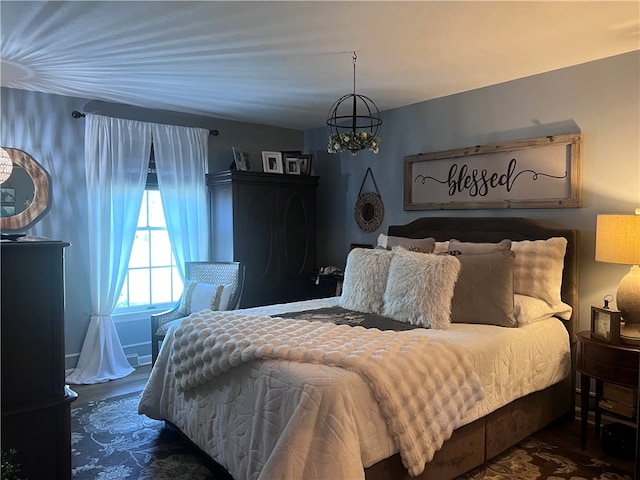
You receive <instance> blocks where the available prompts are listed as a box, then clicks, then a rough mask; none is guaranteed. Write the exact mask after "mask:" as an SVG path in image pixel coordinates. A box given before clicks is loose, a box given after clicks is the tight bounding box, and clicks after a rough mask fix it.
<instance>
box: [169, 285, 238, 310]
mask: <svg viewBox="0 0 640 480" xmlns="http://www.w3.org/2000/svg"><path fill="white" fill-rule="evenodd" d="M231 289H232V285H210V284H208V283H198V282H189V283H188V284H187V286H186V287H185V289H184V292H182V299H181V300H180V308H181V310H182V312H183V313H184V314H185V315H188V314H190V313H193V312H199V311H200V310H206V309H209V310H228V308H229V299H230V298H231Z"/></svg>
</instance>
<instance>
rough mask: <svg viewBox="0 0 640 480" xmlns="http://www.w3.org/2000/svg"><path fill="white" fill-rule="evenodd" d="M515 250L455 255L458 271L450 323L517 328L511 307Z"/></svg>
mask: <svg viewBox="0 0 640 480" xmlns="http://www.w3.org/2000/svg"><path fill="white" fill-rule="evenodd" d="M515 257H516V255H515V253H514V252H512V251H510V250H504V251H499V252H493V253H485V254H482V255H467V254H462V255H457V256H456V257H455V258H457V259H458V260H459V261H460V273H459V274H458V281H457V282H456V286H455V289H454V292H453V299H452V300H451V322H453V323H482V324H486V325H498V326H501V327H517V326H518V324H517V322H516V318H515V315H514V307H513V270H514V264H515Z"/></svg>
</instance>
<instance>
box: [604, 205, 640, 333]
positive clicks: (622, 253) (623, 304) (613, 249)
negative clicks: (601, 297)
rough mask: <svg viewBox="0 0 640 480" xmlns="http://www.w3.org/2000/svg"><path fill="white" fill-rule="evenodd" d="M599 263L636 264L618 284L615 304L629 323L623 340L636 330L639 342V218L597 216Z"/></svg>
mask: <svg viewBox="0 0 640 480" xmlns="http://www.w3.org/2000/svg"><path fill="white" fill-rule="evenodd" d="M596 260H598V261H600V262H609V263H622V264H626V265H633V266H632V267H631V270H630V271H629V273H628V274H627V275H625V276H624V277H623V278H622V281H621V282H620V285H618V291H617V292H616V305H617V307H618V310H620V311H621V312H622V318H623V320H624V321H625V324H626V325H625V329H624V330H625V331H624V332H622V333H623V338H624V336H625V333H626V334H627V335H630V336H631V333H630V332H632V331H633V332H634V333H633V335H632V336H633V338H634V341H638V342H640V330H638V328H636V327H635V326H638V325H640V267H638V264H640V215H598V219H597V222H596ZM632 324H633V325H634V327H633V328H631V325H632Z"/></svg>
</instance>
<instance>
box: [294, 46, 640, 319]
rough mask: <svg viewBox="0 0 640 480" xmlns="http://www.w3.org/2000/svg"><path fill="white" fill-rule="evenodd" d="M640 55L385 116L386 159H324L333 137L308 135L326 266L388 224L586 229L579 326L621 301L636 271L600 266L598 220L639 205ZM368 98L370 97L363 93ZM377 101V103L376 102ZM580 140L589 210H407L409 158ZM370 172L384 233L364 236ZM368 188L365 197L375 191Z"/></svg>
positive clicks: (382, 149) (365, 156)
mask: <svg viewBox="0 0 640 480" xmlns="http://www.w3.org/2000/svg"><path fill="white" fill-rule="evenodd" d="M639 77H640V53H639V52H637V51H636V52H633V53H629V54H624V55H620V56H616V57H611V58H608V59H604V60H600V61H595V62H590V63H587V64H583V65H579V66H576V67H571V68H565V69H561V70H557V71H554V72H550V73H545V74H540V75H536V76H532V77H528V78H523V79H519V80H515V81H511V82H507V83H503V84H499V85H494V86H490V87H487V88H482V89H479V90H474V91H469V92H465V93H461V94H457V95H452V96H449V97H444V98H439V99H435V100H431V101H426V102H422V103H418V104H415V105H411V106H407V107H403V108H398V109H394V110H389V111H385V112H383V113H382V117H383V122H384V123H383V125H382V130H381V134H380V136H381V138H382V142H381V146H380V153H379V154H377V155H374V154H372V153H370V152H361V153H359V154H358V155H357V156H355V157H354V156H352V155H351V154H349V153H341V154H328V153H326V140H327V132H326V129H325V128H318V129H315V130H310V131H307V132H305V148H306V150H307V151H309V152H311V153H313V154H314V155H315V160H314V162H315V164H314V168H315V173H316V174H319V175H320V188H319V205H320V209H321V211H320V214H319V238H318V244H319V250H320V252H319V261H320V264H333V265H338V266H344V264H345V259H346V255H347V253H348V249H349V244H350V243H352V242H353V243H373V244H375V243H376V239H377V236H378V234H379V233H381V232H386V229H387V227H388V226H389V225H392V224H405V223H408V222H409V221H411V220H413V219H415V218H418V217H421V216H447V215H455V216H521V217H529V218H536V219H542V220H545V221H548V222H549V223H557V224H560V225H564V226H568V227H570V228H574V229H578V230H580V231H581V241H580V278H581V280H580V295H581V306H580V316H581V328H582V329H588V328H589V305H591V304H601V299H602V297H603V296H604V295H605V294H615V291H616V288H617V285H618V283H619V281H620V279H621V278H622V277H623V276H624V275H625V274H626V272H628V270H629V267H627V266H622V265H613V264H605V263H597V262H595V260H594V246H595V222H596V215H597V214H599V213H627V214H632V213H633V211H634V209H635V208H636V207H640V147H639V143H640V133H639V132H640V121H639V117H640V98H639V92H640V78H639ZM359 93H363V94H366V92H359ZM373 100H374V101H375V98H374V99H373ZM577 132H581V133H582V134H583V137H584V139H583V163H582V173H583V182H582V183H583V185H582V188H583V204H582V208H579V209H520V210H453V211H448V212H438V211H411V212H409V211H404V210H403V157H404V156H405V155H411V154H416V153H420V152H425V153H426V152H436V151H442V150H451V149H456V148H463V147H468V146H474V145H487V144H494V143H499V142H507V141H513V140H520V139H527V138H534V137H541V136H547V135H557V134H563V133H577ZM367 167H371V169H372V171H373V173H374V176H375V178H376V182H377V184H378V187H379V188H380V191H381V195H382V200H383V202H384V206H385V218H384V223H383V225H382V227H381V228H380V229H379V230H377V231H376V232H373V233H365V232H362V231H361V230H360V229H359V228H358V226H357V225H356V223H355V221H354V217H353V207H354V204H355V201H356V198H357V195H358V191H359V189H360V185H361V183H362V180H363V177H364V175H365V172H366V169H367ZM372 189H373V185H371V184H370V182H368V184H366V187H365V191H371V190H372Z"/></svg>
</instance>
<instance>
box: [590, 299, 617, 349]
mask: <svg viewBox="0 0 640 480" xmlns="http://www.w3.org/2000/svg"><path fill="white" fill-rule="evenodd" d="M621 319H622V314H621V313H620V312H619V311H618V310H610V309H608V308H603V307H593V306H592V307H591V336H592V337H594V338H597V339H598V340H602V341H603V342H607V343H620V322H621Z"/></svg>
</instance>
